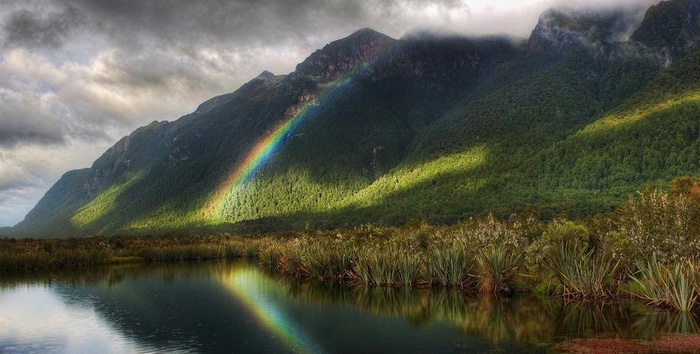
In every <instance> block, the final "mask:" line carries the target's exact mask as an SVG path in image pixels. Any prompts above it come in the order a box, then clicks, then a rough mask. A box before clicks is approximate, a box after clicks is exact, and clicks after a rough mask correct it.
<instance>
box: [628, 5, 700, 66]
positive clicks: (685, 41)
mask: <svg viewBox="0 0 700 354" xmlns="http://www.w3.org/2000/svg"><path fill="white" fill-rule="evenodd" d="M632 38H633V39H634V40H636V41H638V42H640V43H643V44H644V45H647V46H649V47H651V48H654V49H658V50H663V51H666V52H668V53H669V54H670V55H671V56H672V57H673V59H678V58H679V57H680V56H683V55H684V54H686V53H689V52H690V51H692V50H693V49H695V48H697V47H698V46H700V0H671V1H662V2H661V3H659V4H658V5H654V6H652V7H650V8H649V10H648V11H647V12H646V14H645V16H644V20H643V21H642V23H641V25H640V26H639V28H638V29H637V30H636V31H635V32H634V34H633V35H632Z"/></svg>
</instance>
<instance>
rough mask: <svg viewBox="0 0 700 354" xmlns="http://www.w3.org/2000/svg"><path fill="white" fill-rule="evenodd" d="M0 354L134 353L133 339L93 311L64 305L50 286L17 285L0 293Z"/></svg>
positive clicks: (136, 345) (141, 348)
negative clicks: (62, 353) (32, 352)
mask: <svg viewBox="0 0 700 354" xmlns="http://www.w3.org/2000/svg"><path fill="white" fill-rule="evenodd" d="M0 328H2V331H0V352H27V351H35V352H36V351H38V352H67V353H133V352H144V351H147V350H148V349H147V348H143V347H142V346H140V345H139V344H138V343H135V342H134V341H133V340H130V339H129V338H126V337H125V336H124V335H123V334H122V333H119V332H118V331H117V330H116V329H115V328H113V327H112V326H111V325H110V324H109V323H108V322H107V321H105V320H104V319H102V318H100V317H99V316H98V315H97V314H96V313H95V311H94V309H93V308H91V307H88V306H85V305H81V304H67V303H66V302H65V301H64V300H63V299H61V297H59V296H58V295H57V294H56V293H54V292H53V291H51V289H50V288H49V287H46V286H41V285H20V286H17V287H14V288H7V289H1V290H0Z"/></svg>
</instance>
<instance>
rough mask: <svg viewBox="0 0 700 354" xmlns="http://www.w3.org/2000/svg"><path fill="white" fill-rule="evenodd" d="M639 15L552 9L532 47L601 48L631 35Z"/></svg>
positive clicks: (533, 37) (535, 34) (543, 18)
mask: <svg viewBox="0 0 700 354" xmlns="http://www.w3.org/2000/svg"><path fill="white" fill-rule="evenodd" d="M638 17H639V15H638V13H637V12H635V11H630V10H615V11H609V12H574V11H571V10H554V9H552V10H548V11H546V12H544V13H543V14H542V15H541V16H540V19H539V22H538V24H537V27H535V29H534V30H533V31H532V35H531V36H530V40H529V42H528V47H529V48H530V49H531V50H543V51H551V50H556V51H561V50H566V49H575V48H591V47H594V48H597V47H601V46H605V45H610V44H614V43H620V42H624V41H626V40H627V39H629V36H630V33H631V32H632V30H633V28H634V26H636V25H637V24H638V20H639V18H638Z"/></svg>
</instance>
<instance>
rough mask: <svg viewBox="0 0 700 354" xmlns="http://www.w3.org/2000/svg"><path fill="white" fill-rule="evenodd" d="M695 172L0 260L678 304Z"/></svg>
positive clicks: (0, 267)
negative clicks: (144, 265)
mask: <svg viewBox="0 0 700 354" xmlns="http://www.w3.org/2000/svg"><path fill="white" fill-rule="evenodd" d="M699 256H700V179H693V178H689V177H685V178H679V179H676V180H674V181H673V182H672V183H671V186H670V188H669V190H667V191H663V190H658V189H652V188H647V189H645V190H643V191H641V192H639V193H637V194H636V195H633V196H631V197H630V198H629V200H628V202H627V203H625V204H623V205H622V206H620V207H619V208H618V210H617V211H616V212H614V213H610V214H605V215H597V216H595V217H593V218H590V219H588V220H585V221H578V222H574V221H571V220H567V219H565V218H563V217H560V218H557V219H555V220H553V221H550V222H543V221H541V220H540V218H539V217H538V215H536V214H535V213H526V214H521V215H514V216H512V217H510V218H508V219H504V220H499V219H497V218H495V217H493V216H491V215H489V216H488V217H486V218H481V219H471V220H469V221H467V222H464V223H460V224H457V225H453V226H431V225H428V224H426V223H424V222H413V223H409V224H407V225H405V226H403V227H400V228H397V227H377V226H372V225H364V226H360V227H357V228H354V229H345V230H341V229H339V230H333V231H315V232H301V233H288V234H284V235H269V236H257V237H252V236H251V237H243V236H231V235H226V234H224V235H211V236H171V237H164V236H161V237H124V236H122V237H119V236H114V237H89V238H84V239H48V240H34V239H20V240H16V239H7V238H6V239H0V271H2V272H5V273H9V272H26V271H37V270H46V269H63V268H81V267H89V266H94V265H98V264H105V263H119V262H133V261H142V262H158V261H176V260H202V259H221V258H233V257H256V258H257V259H258V261H259V262H260V263H261V264H264V265H266V266H269V267H272V268H274V269H276V270H277V271H279V272H280V273H283V274H285V275H288V276H292V277H297V278H304V279H314V280H320V281H331V280H333V281H344V282H348V283H352V284H361V285H366V286H391V287H399V286H407V287H452V288H462V289H466V290H470V291H478V292H481V293H485V294H493V295H508V294H511V293H513V292H518V291H532V292H538V293H547V294H559V295H562V296H564V297H565V298H566V299H569V300H573V299H588V300H596V299H610V298H614V297H618V296H633V297H637V298H640V299H642V300H645V301H647V302H648V303H649V304H652V305H657V306H662V307H670V308H674V309H677V310H679V311H690V310H692V309H693V308H694V307H695V306H696V305H698V296H699V294H700V263H699V262H698V261H697V260H698V259H699V258H700V257H699Z"/></svg>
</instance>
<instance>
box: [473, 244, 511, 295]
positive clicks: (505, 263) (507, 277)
mask: <svg viewBox="0 0 700 354" xmlns="http://www.w3.org/2000/svg"><path fill="white" fill-rule="evenodd" d="M476 264H477V268H476V271H477V276H478V278H479V287H480V289H481V291H482V292H483V293H486V294H509V293H511V292H513V285H514V283H515V277H516V276H517V275H518V270H519V269H520V267H521V265H522V254H520V253H517V252H512V251H508V250H506V249H505V247H493V246H492V247H489V248H487V249H485V250H481V251H480V252H479V253H477V254H476Z"/></svg>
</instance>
